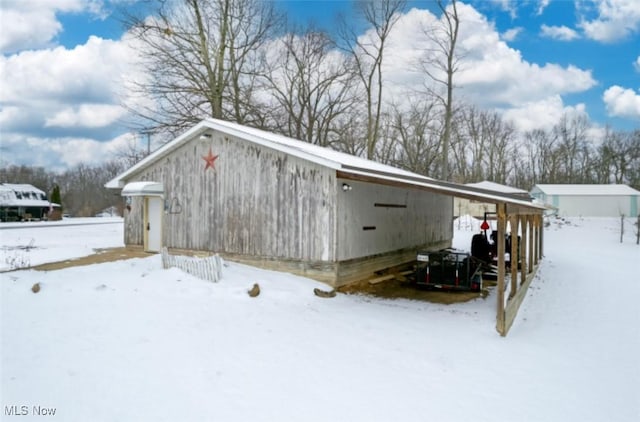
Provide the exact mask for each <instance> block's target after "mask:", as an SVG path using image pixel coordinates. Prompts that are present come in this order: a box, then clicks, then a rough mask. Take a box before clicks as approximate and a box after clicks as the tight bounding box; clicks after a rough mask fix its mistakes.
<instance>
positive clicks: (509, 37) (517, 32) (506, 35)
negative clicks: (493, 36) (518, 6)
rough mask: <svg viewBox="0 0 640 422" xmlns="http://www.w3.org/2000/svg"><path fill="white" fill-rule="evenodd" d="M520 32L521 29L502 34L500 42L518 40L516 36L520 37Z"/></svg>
mask: <svg viewBox="0 0 640 422" xmlns="http://www.w3.org/2000/svg"><path fill="white" fill-rule="evenodd" d="M521 32H522V27H517V28H511V29H509V30H507V31H505V32H503V33H502V35H501V36H500V38H502V40H503V41H506V42H511V41H515V39H516V38H518V35H520V33H521Z"/></svg>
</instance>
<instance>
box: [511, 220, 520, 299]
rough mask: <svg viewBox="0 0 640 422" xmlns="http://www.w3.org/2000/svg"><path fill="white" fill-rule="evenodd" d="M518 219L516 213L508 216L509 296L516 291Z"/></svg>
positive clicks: (512, 295) (513, 294)
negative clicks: (509, 246)
mask: <svg viewBox="0 0 640 422" xmlns="http://www.w3.org/2000/svg"><path fill="white" fill-rule="evenodd" d="M519 220H520V219H519V218H518V216H517V215H516V214H513V215H511V216H510V217H509V225H510V226H511V233H510V235H509V236H510V239H511V250H510V251H508V252H509V260H510V262H511V289H510V291H509V298H512V297H514V296H515V295H516V292H517V291H518V259H519V258H520V256H519V255H518V221H519Z"/></svg>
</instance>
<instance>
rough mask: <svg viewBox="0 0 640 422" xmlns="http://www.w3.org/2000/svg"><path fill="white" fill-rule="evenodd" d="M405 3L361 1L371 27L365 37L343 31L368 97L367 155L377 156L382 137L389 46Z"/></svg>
mask: <svg viewBox="0 0 640 422" xmlns="http://www.w3.org/2000/svg"><path fill="white" fill-rule="evenodd" d="M405 4H406V1H405V0H374V1H358V2H357V8H358V11H359V13H360V14H361V16H362V17H363V18H364V20H365V22H366V23H367V24H368V25H369V26H370V27H371V28H370V30H369V31H367V32H366V33H365V34H364V35H358V34H357V33H356V30H355V29H354V28H353V27H352V26H350V25H347V24H346V22H342V26H341V29H340V32H341V37H342V40H343V42H344V48H345V49H346V50H347V51H348V53H349V54H350V55H351V57H353V60H354V63H355V66H356V74H357V77H358V79H359V80H360V83H361V84H362V88H363V89H364V94H365V97H366V103H365V107H366V117H367V118H366V141H365V142H366V153H367V158H368V159H373V158H374V156H375V151H376V145H377V143H378V138H379V130H380V117H381V114H382V103H383V92H382V91H383V89H382V86H383V76H382V65H383V60H384V54H385V49H386V44H387V41H388V39H389V34H390V33H391V31H392V29H393V27H394V25H395V24H396V22H397V21H398V19H399V18H400V12H402V10H403V8H404V7H405Z"/></svg>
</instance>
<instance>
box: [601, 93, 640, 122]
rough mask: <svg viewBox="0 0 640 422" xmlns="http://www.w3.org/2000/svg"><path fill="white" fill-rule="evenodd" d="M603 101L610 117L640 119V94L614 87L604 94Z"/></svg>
mask: <svg viewBox="0 0 640 422" xmlns="http://www.w3.org/2000/svg"><path fill="white" fill-rule="evenodd" d="M602 99H603V100H604V103H605V105H606V106H607V112H608V113H609V115H610V116H618V117H630V118H632V119H640V92H635V91H634V90H633V89H625V88H622V87H620V86H618V85H614V86H612V87H610V88H609V89H607V90H606V91H605V92H604V94H603V96H602Z"/></svg>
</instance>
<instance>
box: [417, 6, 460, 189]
mask: <svg viewBox="0 0 640 422" xmlns="http://www.w3.org/2000/svg"><path fill="white" fill-rule="evenodd" d="M436 3H437V5H438V8H439V9H440V11H441V12H442V17H441V18H440V20H438V21H436V22H435V23H434V24H433V25H431V26H429V27H428V28H425V29H424V33H425V35H426V36H427V38H428V39H429V42H430V46H429V47H428V48H427V49H426V51H425V53H426V54H425V56H424V57H423V58H422V59H421V60H420V62H419V64H418V68H419V70H421V71H422V72H424V73H425V74H426V75H427V76H428V77H429V79H430V80H431V81H432V82H433V83H434V84H435V86H430V85H428V86H427V89H428V91H429V93H430V94H431V95H433V96H435V97H436V98H438V99H439V101H440V102H441V104H442V107H443V109H444V130H443V132H442V142H441V153H442V157H441V161H442V164H441V166H440V170H441V174H440V177H441V178H442V179H443V180H448V179H449V178H450V170H449V149H450V148H451V124H452V121H453V115H454V102H453V88H454V80H453V79H454V75H455V74H456V73H457V72H458V70H459V62H460V57H459V55H458V53H457V51H456V48H457V44H458V31H459V28H460V18H459V17H458V8H457V3H456V0H450V1H449V2H448V3H449V5H448V6H447V5H446V4H445V3H444V2H443V1H442V0H437V2H436ZM442 90H444V93H443V91H442Z"/></svg>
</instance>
